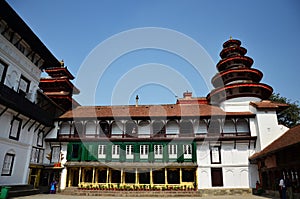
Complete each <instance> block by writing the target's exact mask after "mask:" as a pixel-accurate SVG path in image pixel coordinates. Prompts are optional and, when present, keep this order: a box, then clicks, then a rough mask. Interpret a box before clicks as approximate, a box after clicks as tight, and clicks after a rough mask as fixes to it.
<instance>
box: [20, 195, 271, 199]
mask: <svg viewBox="0 0 300 199" xmlns="http://www.w3.org/2000/svg"><path fill="white" fill-rule="evenodd" d="M17 198H19V199H88V198H89V199H96V198H101V199H135V198H138V197H103V196H101V197H100V196H72V195H61V194H53V195H50V194H38V195H32V196H25V197H17ZM142 198H143V199H152V198H153V197H142ZM172 198H174V197H163V199H172ZM193 198H199V199H209V198H213V199H240V198H241V199H268V198H269V199H270V197H261V196H254V195H234V196H205V197H180V199H193ZM273 199H275V198H273Z"/></svg>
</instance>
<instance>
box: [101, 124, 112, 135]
mask: <svg viewBox="0 0 300 199" xmlns="http://www.w3.org/2000/svg"><path fill="white" fill-rule="evenodd" d="M99 126H100V129H99V130H100V136H106V137H109V133H110V132H109V124H108V122H106V121H101V122H100V124H99Z"/></svg>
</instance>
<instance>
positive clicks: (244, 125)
mask: <svg viewBox="0 0 300 199" xmlns="http://www.w3.org/2000/svg"><path fill="white" fill-rule="evenodd" d="M236 130H237V133H242V134H247V133H250V129H249V122H248V120H247V119H238V120H237V123H236Z"/></svg>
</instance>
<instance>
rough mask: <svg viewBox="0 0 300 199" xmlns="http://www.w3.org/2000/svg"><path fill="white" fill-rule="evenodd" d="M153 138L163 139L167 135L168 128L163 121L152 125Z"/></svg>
mask: <svg viewBox="0 0 300 199" xmlns="http://www.w3.org/2000/svg"><path fill="white" fill-rule="evenodd" d="M152 129H153V132H152V134H153V136H154V137H163V136H164V135H165V134H166V128H165V125H164V123H163V122H162V121H154V122H153V124H152Z"/></svg>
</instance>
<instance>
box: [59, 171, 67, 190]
mask: <svg viewBox="0 0 300 199" xmlns="http://www.w3.org/2000/svg"><path fill="white" fill-rule="evenodd" d="M66 183H67V168H66V167H64V168H63V170H62V171H61V175H60V190H64V189H65V188H66Z"/></svg>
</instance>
